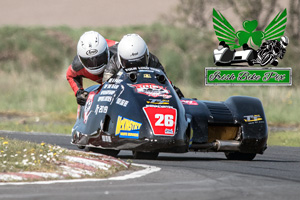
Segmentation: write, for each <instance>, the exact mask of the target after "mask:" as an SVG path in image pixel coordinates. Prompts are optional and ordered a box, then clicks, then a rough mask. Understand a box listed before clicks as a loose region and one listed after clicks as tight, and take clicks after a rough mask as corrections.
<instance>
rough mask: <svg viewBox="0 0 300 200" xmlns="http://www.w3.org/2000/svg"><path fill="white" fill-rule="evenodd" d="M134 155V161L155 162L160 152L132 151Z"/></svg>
mask: <svg viewBox="0 0 300 200" xmlns="http://www.w3.org/2000/svg"><path fill="white" fill-rule="evenodd" d="M132 154H133V158H134V159H149V160H155V159H156V158H157V157H158V154H159V152H141V151H132Z"/></svg>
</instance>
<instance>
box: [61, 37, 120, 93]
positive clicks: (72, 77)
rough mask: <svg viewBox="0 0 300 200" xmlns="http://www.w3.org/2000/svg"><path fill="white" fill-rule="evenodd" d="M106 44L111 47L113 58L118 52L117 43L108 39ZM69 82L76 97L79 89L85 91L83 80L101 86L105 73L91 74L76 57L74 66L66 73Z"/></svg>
mask: <svg viewBox="0 0 300 200" xmlns="http://www.w3.org/2000/svg"><path fill="white" fill-rule="evenodd" d="M106 42H107V44H108V47H109V51H110V56H113V55H114V54H115V53H116V52H117V42H116V41H113V40H108V39H106ZM66 77H67V80H68V82H69V84H70V86H71V88H72V89H73V91H74V93H75V96H76V94H77V91H78V90H79V89H83V84H82V78H83V77H84V78H88V79H90V80H93V81H95V82H97V83H99V84H101V83H102V77H103V73H101V74H99V75H94V74H91V73H89V72H88V71H87V70H86V69H85V68H84V67H83V65H82V64H81V62H80V61H79V58H78V56H77V55H76V56H75V57H74V59H73V62H72V64H71V65H70V66H69V68H68V70H67V73H66Z"/></svg>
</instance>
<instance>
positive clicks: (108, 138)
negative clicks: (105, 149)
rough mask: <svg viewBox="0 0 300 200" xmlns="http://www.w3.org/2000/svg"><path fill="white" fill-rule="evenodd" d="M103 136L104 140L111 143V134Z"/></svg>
mask: <svg viewBox="0 0 300 200" xmlns="http://www.w3.org/2000/svg"><path fill="white" fill-rule="evenodd" d="M101 137H102V141H103V142H109V143H111V137H110V136H109V135H102V136H101Z"/></svg>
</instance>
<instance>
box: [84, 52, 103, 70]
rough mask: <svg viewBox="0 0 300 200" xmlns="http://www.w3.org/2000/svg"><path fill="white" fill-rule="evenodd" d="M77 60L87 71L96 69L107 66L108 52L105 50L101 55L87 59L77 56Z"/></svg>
mask: <svg viewBox="0 0 300 200" xmlns="http://www.w3.org/2000/svg"><path fill="white" fill-rule="evenodd" d="M78 57H79V59H80V61H81V63H82V64H83V65H84V67H86V68H88V69H92V70H93V69H98V68H100V67H102V66H104V65H106V64H107V61H108V50H107V49H106V50H105V51H104V52H103V53H101V54H99V55H96V56H93V57H89V58H84V57H81V56H79V55H78Z"/></svg>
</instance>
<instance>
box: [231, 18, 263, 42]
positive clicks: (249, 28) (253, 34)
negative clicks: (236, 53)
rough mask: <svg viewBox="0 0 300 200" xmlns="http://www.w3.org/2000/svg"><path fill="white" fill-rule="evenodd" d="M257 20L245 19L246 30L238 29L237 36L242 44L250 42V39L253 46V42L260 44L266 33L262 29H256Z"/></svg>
mask: <svg viewBox="0 0 300 200" xmlns="http://www.w3.org/2000/svg"><path fill="white" fill-rule="evenodd" d="M257 25H258V23H257V20H252V21H248V20H246V21H244V22H243V27H244V29H245V31H238V32H237V33H236V37H237V38H238V40H239V45H240V46H242V45H243V44H246V43H248V41H249V39H250V45H251V46H252V47H253V43H254V44H255V45H256V46H260V45H261V43H262V40H263V39H264V33H263V32H262V31H254V30H255V29H256V28H257Z"/></svg>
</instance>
